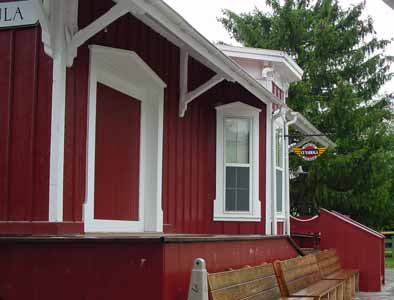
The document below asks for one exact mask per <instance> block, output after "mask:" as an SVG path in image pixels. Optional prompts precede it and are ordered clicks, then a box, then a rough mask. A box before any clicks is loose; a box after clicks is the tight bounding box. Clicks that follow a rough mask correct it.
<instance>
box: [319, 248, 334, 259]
mask: <svg viewBox="0 0 394 300" xmlns="http://www.w3.org/2000/svg"><path fill="white" fill-rule="evenodd" d="M315 256H316V258H317V260H318V261H321V260H325V259H329V258H331V257H335V256H337V251H336V250H335V249H327V250H323V251H320V252H319V253H316V254H315Z"/></svg>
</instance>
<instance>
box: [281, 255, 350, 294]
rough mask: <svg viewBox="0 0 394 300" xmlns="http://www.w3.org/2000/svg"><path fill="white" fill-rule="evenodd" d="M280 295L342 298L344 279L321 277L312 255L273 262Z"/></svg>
mask: <svg viewBox="0 0 394 300" xmlns="http://www.w3.org/2000/svg"><path fill="white" fill-rule="evenodd" d="M274 268H275V273H276V275H277V278H278V282H279V287H280V290H281V294H282V296H286V297H313V299H318V300H320V299H324V300H328V299H329V300H344V281H343V280H339V279H338V280H325V279H322V277H321V274H320V270H319V267H318V265H317V260H316V257H315V256H314V255H307V256H303V257H301V256H300V257H297V258H292V259H289V260H285V261H276V262H275V263H274Z"/></svg>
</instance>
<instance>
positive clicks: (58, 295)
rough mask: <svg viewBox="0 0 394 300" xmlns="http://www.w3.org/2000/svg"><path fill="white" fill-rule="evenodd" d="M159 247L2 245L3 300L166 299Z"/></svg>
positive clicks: (0, 288)
mask: <svg viewBox="0 0 394 300" xmlns="http://www.w3.org/2000/svg"><path fill="white" fill-rule="evenodd" d="M162 253H163V250H162V245H161V244H151V243H146V244H144V243H132V242H126V243H124V242H116V241H112V242H111V243H102V244H96V243H91V244H90V243H78V242H77V243H63V244H62V243H60V244H56V243H51V242H41V243H36V244H34V243H33V244H30V243H19V244H18V243H15V244H5V245H4V244H2V245H1V247H0V264H1V266H2V272H0V298H1V299H4V300H19V299H31V300H51V299H57V300H70V299H73V300H107V299H147V300H148V299H149V300H150V299H152V300H153V299H155V300H156V299H157V300H161V299H162V276H163V263H162V259H163V254H162Z"/></svg>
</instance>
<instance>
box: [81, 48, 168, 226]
mask: <svg viewBox="0 0 394 300" xmlns="http://www.w3.org/2000/svg"><path fill="white" fill-rule="evenodd" d="M98 82H100V83H102V84H104V85H107V86H109V87H111V88H113V89H115V90H118V91H120V92H122V93H124V94H126V95H129V96H131V97H133V98H135V99H137V100H139V101H141V140H140V176H139V178H140V187H139V220H138V221H119V220H97V219H94V181H95V178H94V174H95V147H96V96H97V95H96V93H97V83H98ZM165 87H166V84H165V83H164V82H163V81H162V80H161V79H160V78H159V77H158V76H157V75H156V74H155V73H154V72H153V71H152V70H151V69H150V68H149V66H148V65H146V64H145V62H144V61H143V60H142V59H141V58H140V57H139V56H138V55H137V54H136V53H135V52H132V51H126V50H122V49H115V48H109V47H103V46H97V45H93V46H90V75H89V104H88V113H89V118H88V135H87V180H86V201H85V205H84V222H85V231H86V232H144V231H148V232H162V231H163V211H162V208H161V190H162V187H161V185H162V149H163V101H164V88H165Z"/></svg>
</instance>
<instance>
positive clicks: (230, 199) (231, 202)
mask: <svg viewBox="0 0 394 300" xmlns="http://www.w3.org/2000/svg"><path fill="white" fill-rule="evenodd" d="M226 211H237V206H236V199H235V189H226Z"/></svg>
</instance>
